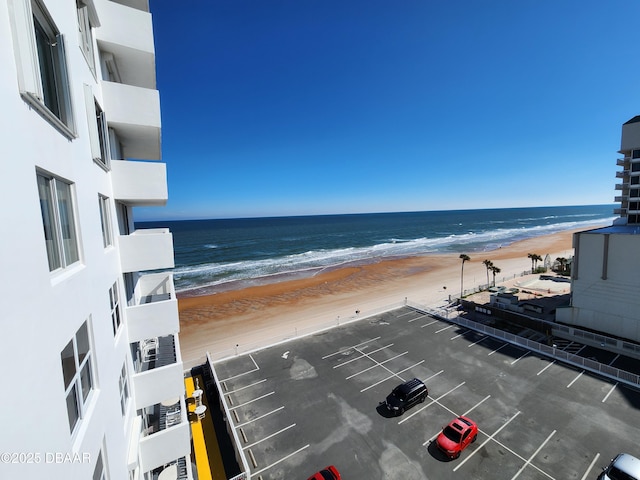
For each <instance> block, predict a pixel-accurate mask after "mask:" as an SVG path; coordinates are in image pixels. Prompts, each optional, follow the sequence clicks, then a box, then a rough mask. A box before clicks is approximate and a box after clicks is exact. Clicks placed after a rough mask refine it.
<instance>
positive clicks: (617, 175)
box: [616, 170, 629, 178]
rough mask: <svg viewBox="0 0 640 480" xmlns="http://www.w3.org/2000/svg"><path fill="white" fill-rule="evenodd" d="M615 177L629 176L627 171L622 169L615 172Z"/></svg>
mask: <svg viewBox="0 0 640 480" xmlns="http://www.w3.org/2000/svg"><path fill="white" fill-rule="evenodd" d="M616 178H629V171H628V170H623V171H622V172H616Z"/></svg>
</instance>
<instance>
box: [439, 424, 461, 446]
mask: <svg viewBox="0 0 640 480" xmlns="http://www.w3.org/2000/svg"><path fill="white" fill-rule="evenodd" d="M442 433H444V436H445V437H447V438H448V439H449V440H453V441H454V442H456V443H460V432H458V431H457V430H455V429H454V428H452V427H451V425H447V426H446V427H444V430H443V431H442Z"/></svg>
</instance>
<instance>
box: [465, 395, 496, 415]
mask: <svg viewBox="0 0 640 480" xmlns="http://www.w3.org/2000/svg"><path fill="white" fill-rule="evenodd" d="M490 398H491V395H487V396H486V397H484V398H483V399H482V400H480V401H479V402H478V403H476V404H475V405H474V406H473V407H471V408H470V409H469V410H467V411H466V412H464V413H463V414H462V416H463V417H466V416H467V415H469V414H470V413H471V412H472V411H473V410H475V409H476V407H479V406H480V405H482V404H483V403H484V402H485V401H487V400H489V399H490Z"/></svg>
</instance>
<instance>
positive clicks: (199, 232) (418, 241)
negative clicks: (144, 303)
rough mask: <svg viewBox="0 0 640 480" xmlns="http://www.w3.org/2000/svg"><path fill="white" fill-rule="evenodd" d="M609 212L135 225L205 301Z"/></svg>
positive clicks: (586, 221)
mask: <svg viewBox="0 0 640 480" xmlns="http://www.w3.org/2000/svg"><path fill="white" fill-rule="evenodd" d="M613 208H614V205H589V206H571V207H535V208H500V209H486V210H449V211H431V212H406V213H375V214H352V215H314V216H296V217H273V218H240V219H218V220H181V221H164V222H160V221H157V222H136V227H137V228H160V227H168V228H170V229H171V232H172V234H173V243H174V251H175V268H174V269H173V273H174V282H175V286H176V291H178V292H185V291H194V292H193V293H197V294H204V293H213V292H216V291H223V290H228V289H231V288H243V287H246V286H251V285H258V284H263V283H268V282H272V281H276V280H279V279H285V278H286V279H288V278H300V277H305V276H311V275H314V274H315V273H317V272H319V271H321V270H323V269H327V268H333V267H336V266H340V265H346V264H351V263H367V262H376V261H379V260H381V259H386V258H400V257H409V256H416V255H424V254H434V253H467V254H472V253H475V252H482V251H488V250H493V249H496V248H500V247H501V246H505V245H509V244H511V243H513V242H515V241H518V240H524V239H527V238H532V237H536V236H540V235H546V234H551V233H557V232H560V231H563V230H571V229H575V228H583V229H585V230H586V229H589V228H591V227H595V226H599V225H606V224H609V225H610V224H611V223H612V221H613V220H614V218H616V217H615V216H614V215H613Z"/></svg>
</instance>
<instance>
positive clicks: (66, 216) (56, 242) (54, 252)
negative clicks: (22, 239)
mask: <svg viewBox="0 0 640 480" xmlns="http://www.w3.org/2000/svg"><path fill="white" fill-rule="evenodd" d="M37 178H38V195H39V196H40V211H41V213H42V224H43V227H44V238H45V244H46V246H47V256H48V257H49V271H53V270H57V269H58V268H65V267H68V266H69V265H71V264H73V263H75V262H77V261H78V260H80V254H79V249H78V238H77V234H76V225H75V217H74V209H73V199H72V192H71V184H69V183H66V182H64V181H63V180H60V179H59V178H55V177H53V176H51V175H47V174H44V173H38V174H37Z"/></svg>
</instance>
